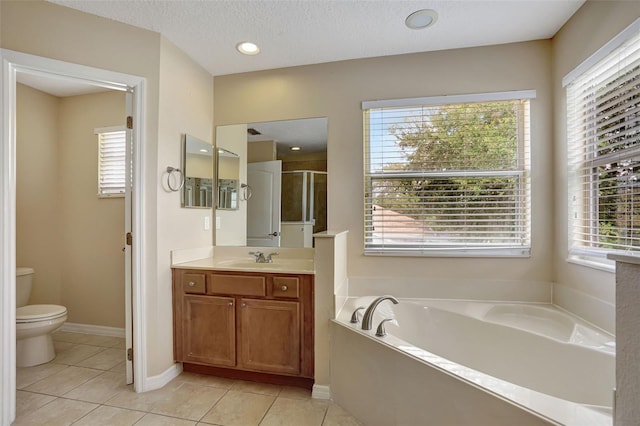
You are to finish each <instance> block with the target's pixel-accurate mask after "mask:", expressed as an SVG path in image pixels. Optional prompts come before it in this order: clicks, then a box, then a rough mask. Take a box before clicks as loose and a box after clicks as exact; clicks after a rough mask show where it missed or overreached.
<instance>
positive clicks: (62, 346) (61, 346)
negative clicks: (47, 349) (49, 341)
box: [53, 340, 76, 354]
mask: <svg viewBox="0 0 640 426" xmlns="http://www.w3.org/2000/svg"><path fill="white" fill-rule="evenodd" d="M75 346H76V344H75V343H69V342H61V341H58V340H54V341H53V349H54V350H55V351H56V354H59V353H61V352H64V351H66V350H67V349H71V348H73V347H75Z"/></svg>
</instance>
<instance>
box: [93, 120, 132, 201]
mask: <svg viewBox="0 0 640 426" xmlns="http://www.w3.org/2000/svg"><path fill="white" fill-rule="evenodd" d="M98 143H99V148H98V196H100V197H110V196H118V195H122V194H124V190H125V184H126V182H125V173H126V172H125V157H126V139H125V131H124V130H119V131H111V132H99V133H98Z"/></svg>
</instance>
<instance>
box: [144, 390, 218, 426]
mask: <svg viewBox="0 0 640 426" xmlns="http://www.w3.org/2000/svg"><path fill="white" fill-rule="evenodd" d="M225 392H226V391H225V390H224V389H218V388H214V387H211V386H202V385H194V384H191V383H182V384H180V386H179V387H177V388H176V389H175V390H174V391H173V392H171V393H170V394H168V395H167V396H166V397H165V398H163V399H162V400H161V401H159V402H157V403H156V404H154V405H153V408H151V412H152V413H156V414H163V415H166V416H172V417H179V418H181V419H189V420H200V419H201V418H202V416H204V415H205V414H206V413H207V412H208V411H209V409H211V407H213V404H215V403H216V402H217V401H218V400H219V399H220V398H221V397H222V395H224V393H225Z"/></svg>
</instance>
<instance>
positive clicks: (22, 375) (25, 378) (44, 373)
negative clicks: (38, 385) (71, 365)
mask: <svg viewBox="0 0 640 426" xmlns="http://www.w3.org/2000/svg"><path fill="white" fill-rule="evenodd" d="M65 368H68V366H66V365H62V364H52V363H47V364H41V365H36V366H35V367H23V368H16V388H17V389H24V388H26V387H27V386H29V385H32V384H34V383H35V382H38V381H40V380H42V379H45V378H47V377H49V376H53V375H54V374H56V373H59V372H60V371H62V370H64V369H65Z"/></svg>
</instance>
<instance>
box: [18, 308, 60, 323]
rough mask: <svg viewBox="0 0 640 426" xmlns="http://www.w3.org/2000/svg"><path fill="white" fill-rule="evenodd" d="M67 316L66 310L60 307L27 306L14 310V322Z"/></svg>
mask: <svg viewBox="0 0 640 426" xmlns="http://www.w3.org/2000/svg"><path fill="white" fill-rule="evenodd" d="M66 314H67V308H65V307H64V306H60V305H27V306H22V307H20V308H18V309H16V322H32V321H41V320H43V319H54V318H58V317H61V316H63V315H66Z"/></svg>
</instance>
